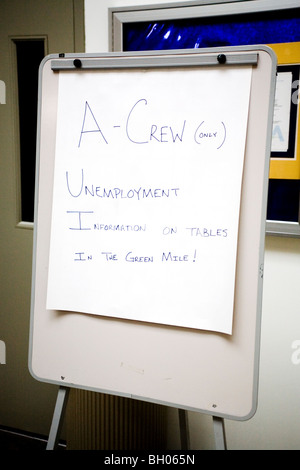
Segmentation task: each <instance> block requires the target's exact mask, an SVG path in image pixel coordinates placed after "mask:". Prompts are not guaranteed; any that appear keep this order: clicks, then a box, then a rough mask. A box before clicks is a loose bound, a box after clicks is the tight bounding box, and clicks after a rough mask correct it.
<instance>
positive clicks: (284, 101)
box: [271, 72, 292, 152]
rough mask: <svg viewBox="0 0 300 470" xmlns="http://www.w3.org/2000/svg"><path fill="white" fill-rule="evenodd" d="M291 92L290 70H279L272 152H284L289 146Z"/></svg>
mask: <svg viewBox="0 0 300 470" xmlns="http://www.w3.org/2000/svg"><path fill="white" fill-rule="evenodd" d="M291 92H292V72H279V73H278V74H277V78H276V90H275V105H274V116H273V134H272V149H271V150H272V152H286V151H287V150H288V147H289V133H290V112H291Z"/></svg>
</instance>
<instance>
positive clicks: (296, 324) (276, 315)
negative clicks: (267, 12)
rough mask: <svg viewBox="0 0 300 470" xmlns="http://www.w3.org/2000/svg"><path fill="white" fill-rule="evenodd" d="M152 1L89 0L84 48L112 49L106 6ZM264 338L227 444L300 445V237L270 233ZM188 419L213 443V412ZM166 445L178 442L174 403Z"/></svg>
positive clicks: (196, 444) (197, 435)
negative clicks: (256, 375) (254, 391)
mask: <svg viewBox="0 0 300 470" xmlns="http://www.w3.org/2000/svg"><path fill="white" fill-rule="evenodd" d="M150 3H151V4H159V3H160V2H159V1H157V0H139V1H137V0H85V28H86V52H107V51H108V50H109V37H108V36H109V28H108V8H110V7H125V6H134V5H139V6H141V5H148V4H150ZM163 3H164V4H166V3H171V2H170V1H167V0H164V1H163ZM173 3H174V2H173ZM261 338H262V339H261V361H260V387H259V400H258V410H257V412H256V414H255V416H254V417H253V418H252V419H251V420H249V421H247V422H236V421H226V422H225V428H226V437H227V445H228V448H229V449H278V450H279V449H285V450H288V449H300V363H299V364H298V362H299V360H294V361H293V359H294V358H295V352H296V351H295V349H293V343H294V342H295V341H297V340H298V341H299V340H300V239H291V238H281V237H267V239H266V252H265V274H264V298H263V314H262V336H261ZM298 344H299V343H298ZM298 349H299V345H298ZM293 353H294V356H293ZM296 358H297V359H298V358H300V354H298V355H297V356H296ZM189 425H190V439H191V448H192V449H213V448H214V435H213V429H212V419H211V417H210V416H205V415H201V414H199V413H192V412H189ZM168 446H169V448H170V449H179V448H180V443H179V434H178V421H177V412H176V410H174V409H170V410H169V421H168Z"/></svg>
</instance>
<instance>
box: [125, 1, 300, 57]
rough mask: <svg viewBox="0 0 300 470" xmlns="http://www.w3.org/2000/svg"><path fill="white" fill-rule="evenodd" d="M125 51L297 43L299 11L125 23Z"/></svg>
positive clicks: (299, 34)
mask: <svg viewBox="0 0 300 470" xmlns="http://www.w3.org/2000/svg"><path fill="white" fill-rule="evenodd" d="M123 31H124V34H123V44H124V51H142V50H166V49H194V48H204V47H222V46H239V45H252V44H275V43H282V42H295V41H300V14H299V11H298V10H289V11H288V12H282V11H279V12H275V13H272V12H268V13H259V14H258V13H255V14H244V15H231V16H226V17H225V16H222V17H208V18H195V19H183V20H174V21H157V22H147V23H145V22H142V23H128V24H124V25H123Z"/></svg>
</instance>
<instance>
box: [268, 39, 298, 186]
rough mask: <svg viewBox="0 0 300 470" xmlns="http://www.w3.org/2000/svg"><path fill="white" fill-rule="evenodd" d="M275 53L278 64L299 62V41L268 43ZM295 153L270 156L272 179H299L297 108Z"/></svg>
mask: <svg viewBox="0 0 300 470" xmlns="http://www.w3.org/2000/svg"><path fill="white" fill-rule="evenodd" d="M269 46H270V47H271V48H272V49H273V50H274V51H275V53H276V55H277V60H278V65H290V64H299V63H300V42H292V43H283V44H269ZM296 135H297V137H296V141H297V142H296V146H295V155H291V157H290V158H291V159H289V158H284V159H280V158H271V162H270V178H273V179H300V126H299V108H298V117H297V130H296Z"/></svg>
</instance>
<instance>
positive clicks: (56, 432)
mask: <svg viewBox="0 0 300 470" xmlns="http://www.w3.org/2000/svg"><path fill="white" fill-rule="evenodd" d="M69 391H70V389H69V388H66V387H59V390H58V394H57V399H56V405H55V409H54V414H53V418H52V424H51V428H50V434H49V439H48V443H47V447H46V450H55V449H56V448H57V445H58V441H59V436H60V431H61V427H62V424H63V419H64V414H65V410H66V406H67V402H68V396H69Z"/></svg>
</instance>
